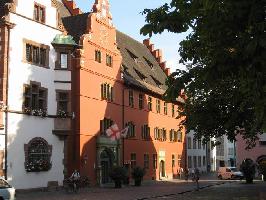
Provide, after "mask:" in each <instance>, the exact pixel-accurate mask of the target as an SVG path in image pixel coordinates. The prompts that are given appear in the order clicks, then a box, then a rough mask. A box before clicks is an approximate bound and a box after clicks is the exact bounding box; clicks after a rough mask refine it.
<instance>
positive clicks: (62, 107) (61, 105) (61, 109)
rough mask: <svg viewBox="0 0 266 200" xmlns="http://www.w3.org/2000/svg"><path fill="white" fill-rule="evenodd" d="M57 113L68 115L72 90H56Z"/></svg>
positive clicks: (62, 115) (61, 115) (63, 115)
mask: <svg viewBox="0 0 266 200" xmlns="http://www.w3.org/2000/svg"><path fill="white" fill-rule="evenodd" d="M56 100H57V115H59V116H60V117H66V116H67V115H68V113H69V110H70V105H69V103H70V92H69V91H64V90H57V91H56Z"/></svg>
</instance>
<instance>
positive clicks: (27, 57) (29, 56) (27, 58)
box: [26, 44, 32, 62]
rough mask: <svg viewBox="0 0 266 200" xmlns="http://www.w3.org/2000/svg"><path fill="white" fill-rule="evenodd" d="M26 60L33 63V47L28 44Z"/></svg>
mask: <svg viewBox="0 0 266 200" xmlns="http://www.w3.org/2000/svg"><path fill="white" fill-rule="evenodd" d="M26 60H27V61H28V62H31V61H32V46H31V45H29V44H26Z"/></svg>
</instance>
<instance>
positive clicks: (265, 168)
mask: <svg viewBox="0 0 266 200" xmlns="http://www.w3.org/2000/svg"><path fill="white" fill-rule="evenodd" d="M258 170H259V173H260V174H261V175H263V180H264V181H266V163H265V162H261V163H259V166H258Z"/></svg>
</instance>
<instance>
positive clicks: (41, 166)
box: [24, 137, 52, 172]
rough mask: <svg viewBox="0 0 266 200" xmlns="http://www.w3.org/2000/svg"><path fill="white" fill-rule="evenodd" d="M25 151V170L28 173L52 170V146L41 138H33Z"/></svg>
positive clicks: (25, 146) (26, 145)
mask: <svg viewBox="0 0 266 200" xmlns="http://www.w3.org/2000/svg"><path fill="white" fill-rule="evenodd" d="M24 149H25V169H26V171H27V172H40V171H48V170H49V169H51V166H52V163H51V155H52V146H51V145H49V144H48V142H47V141H46V140H45V139H43V138H40V137H36V138H33V139H32V140H31V141H30V142H29V143H28V144H25V145H24Z"/></svg>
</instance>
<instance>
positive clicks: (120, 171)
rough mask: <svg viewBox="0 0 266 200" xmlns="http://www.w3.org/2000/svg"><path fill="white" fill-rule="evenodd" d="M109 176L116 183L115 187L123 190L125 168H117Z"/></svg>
mask: <svg viewBox="0 0 266 200" xmlns="http://www.w3.org/2000/svg"><path fill="white" fill-rule="evenodd" d="M109 176H110V178H111V179H112V180H113V181H114V182H115V187H116V188H121V185H122V181H123V180H124V179H125V177H126V170H125V169H124V168H123V167H119V166H115V167H113V169H112V170H111V172H110V174H109Z"/></svg>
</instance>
